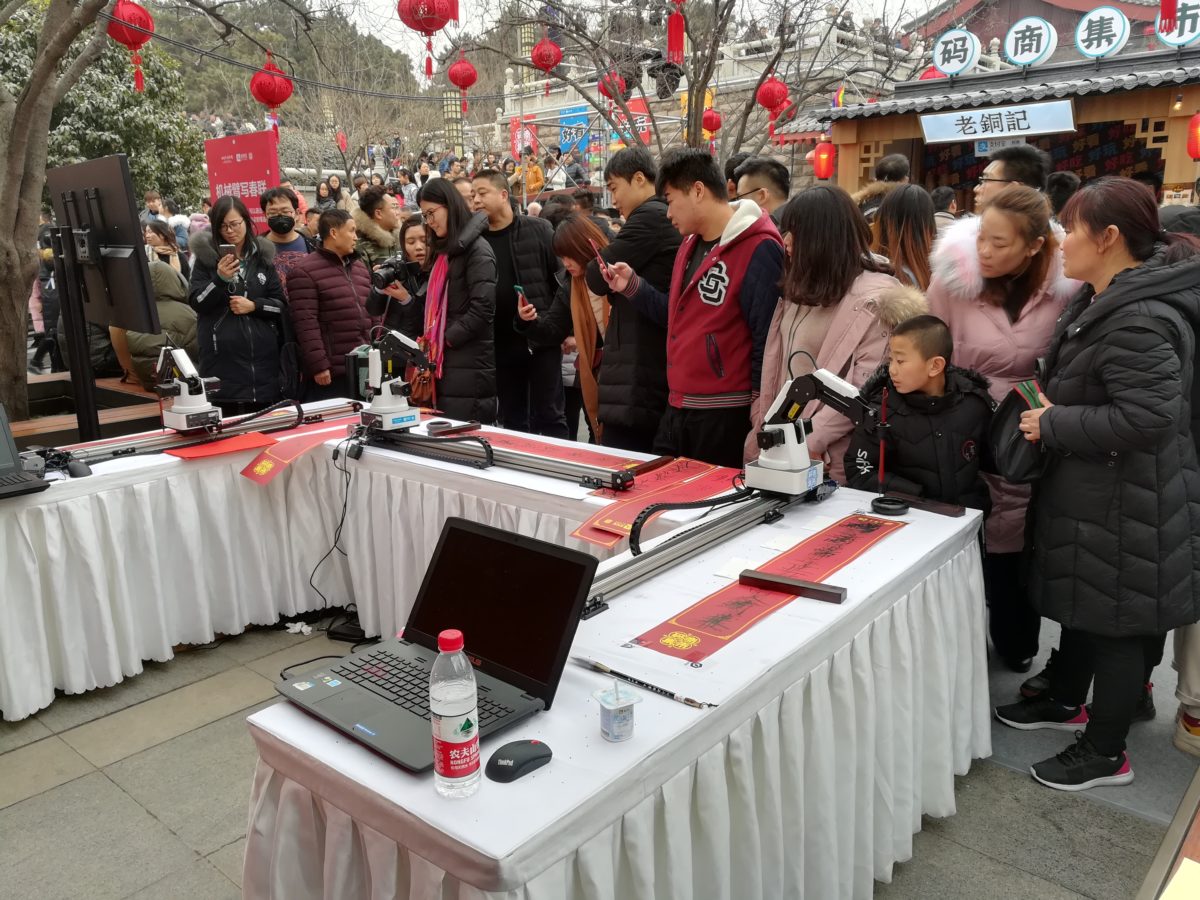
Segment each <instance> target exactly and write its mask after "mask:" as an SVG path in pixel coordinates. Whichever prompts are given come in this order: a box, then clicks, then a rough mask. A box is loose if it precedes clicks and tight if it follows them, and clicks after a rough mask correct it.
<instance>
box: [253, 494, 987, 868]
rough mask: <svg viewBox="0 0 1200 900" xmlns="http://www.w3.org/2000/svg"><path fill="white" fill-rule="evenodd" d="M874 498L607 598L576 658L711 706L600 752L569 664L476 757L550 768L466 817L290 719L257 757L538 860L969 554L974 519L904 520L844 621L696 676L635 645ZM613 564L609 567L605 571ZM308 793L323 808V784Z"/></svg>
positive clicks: (796, 631)
mask: <svg viewBox="0 0 1200 900" xmlns="http://www.w3.org/2000/svg"><path fill="white" fill-rule="evenodd" d="M871 496H872V495H870V494H866V493H862V492H859V491H852V490H848V489H843V490H841V491H839V492H838V493H837V494H836V495H834V497H832V498H830V499H829V500H827V501H825V502H824V503H821V504H818V505H811V506H809V505H803V506H799V507H794V508H792V509H791V510H790V511H789V512H788V513H787V514H786V515H785V517H784V518H783V519H782V520H780V521H777V522H775V523H772V524H770V525H758V526H756V527H754V528H753V529H751V530H749V531H747V532H744V533H742V534H740V535H736V536H734V537H731V538H729V539H728V540H726V541H724V542H722V543H721V544H719V545H717V546H715V547H711V548H709V549H708V550H706V551H704V552H702V553H700V554H699V555H697V556H695V557H693V558H691V559H689V560H687V561H685V562H683V563H680V564H679V565H677V566H675V567H674V568H670V569H667V570H665V571H664V572H662V573H660V574H659V575H657V576H655V577H653V578H651V579H649V580H647V581H645V582H643V583H642V584H641V585H638V586H635V587H634V588H631V589H630V590H628V591H627V592H625V593H623V594H621V595H619V596H617V597H615V598H614V599H613V601H612V603H611V607H610V609H609V610H608V611H606V612H604V613H602V614H601V615H599V616H597V617H595V618H593V619H590V620H588V621H585V622H582V623H581V624H580V626H579V631H578V634H577V635H576V639H575V643H574V645H573V647H572V654H575V655H581V656H586V657H589V658H592V659H595V660H599V661H601V662H603V663H606V664H608V665H609V666H611V667H612V668H613V669H616V670H618V671H621V672H623V673H625V674H628V675H631V676H633V677H636V678H639V679H641V680H643V681H646V682H648V683H651V684H655V685H658V686H661V687H665V688H669V689H671V690H673V691H675V692H677V693H680V694H683V695H685V696H689V697H692V698H695V699H697V700H701V701H706V702H709V703H716V704H720V705H719V706H718V707H717V708H710V709H703V710H702V709H695V708H693V707H690V706H686V705H684V704H682V703H679V702H676V701H674V700H671V699H668V698H665V697H661V696H658V695H655V694H653V693H650V692H647V691H639V693H640V694H641V696H642V698H643V700H642V702H641V703H640V704H638V705H637V707H636V725H635V732H634V736H633V739H632V740H629V741H627V742H624V743H609V742H607V741H605V740H604V739H603V738H602V737H601V736H600V729H599V707H598V705H597V704H596V702H595V701H594V700H593V699H592V697H591V695H592V692H593V691H595V690H597V689H600V688H603V687H606V686H610V685H611V683H612V682H611V679H609V678H607V677H606V676H604V675H602V674H600V673H598V672H596V671H593V670H590V669H584V668H582V667H580V666H578V665H575V664H573V663H568V664H567V667H566V669H565V671H564V673H563V678H562V681H561V684H560V686H559V689H558V694H557V697H556V699H555V702H554V706H553V708H552V709H551V710H549V711H548V712H543V713H540V714H538V715H536V716H534V717H532V718H531V719H527V720H525V721H524V722H521V723H519V724H517V725H516V726H514V727H512V728H510V729H508V730H506V731H504V732H502V733H501V734H499V735H493V736H491V737H490V738H488V739H487V740H485V741H484V742H483V746H482V748H481V755H482V757H483V758H484V759H485V760H486V758H487V757H488V756H490V755H491V753H492V752H493V751H494V750H495V749H496V748H497V747H499V746H501V745H502V744H504V743H507V742H509V741H513V740H519V739H526V738H532V739H537V740H540V741H543V742H545V743H547V744H549V745H550V747H551V749H552V750H553V751H554V758H553V760H552V761H551V763H550V764H549V765H547V766H545V767H544V768H542V769H539V770H536V771H534V772H533V773H531V774H530V775H528V776H526V777H524V778H522V779H519V780H518V781H515V782H512V783H510V784H498V783H493V782H491V781H488V780H486V779H484V781H483V784H482V786H481V788H480V790H479V792H478V793H477V794H476V795H475V796H473V797H471V798H470V799H469V800H466V801H463V802H453V803H452V802H448V801H445V800H443V799H442V798H440V797H439V796H438V795H437V794H436V792H435V791H434V789H433V777H432V774H429V773H426V774H424V775H413V774H411V773H408V772H405V771H404V770H402V769H400V768H398V767H396V766H394V765H392V764H391V763H390V762H388V761H387V760H385V759H384V758H382V757H380V756H378V755H376V754H374V753H373V752H371V751H369V750H367V749H366V748H365V747H363V746H361V745H360V744H358V743H357V742H355V741H354V740H352V739H351V738H348V737H346V736H344V735H342V734H341V733H339V732H337V731H335V730H334V729H332V728H329V727H328V726H326V725H324V724H323V723H321V722H319V721H318V720H316V719H314V718H312V717H310V716H308V715H306V714H305V713H303V712H301V711H300V710H299V709H298V708H296V707H293V706H292V705H291V704H288V703H280V704H277V705H275V706H272V707H270V708H268V709H265V710H262V711H260V712H258V713H255V714H254V715H252V716H251V717H250V718H249V723H250V725H251V730H252V732H253V733H254V735H255V738H256V740H258V741H259V742H260V745H261V744H262V743H263V742H268V743H274V744H275V745H276V746H281V747H283V746H286V747H289V748H291V749H292V750H293V751H299V754H300V758H301V759H302V760H304V761H305V762H304V763H303V765H304V766H309V764H310V763H311V764H312V765H311V768H310V771H309V772H307V773H303V772H287V773H285V774H287V775H288V777H295V778H297V779H298V780H300V781H302V782H305V781H310V782H311V781H316V782H320V779H321V777H322V776H321V774H320V771H321V770H322V769H325V770H332V771H333V772H335V773H337V774H338V776H340V777H344V778H346V779H349V780H350V781H352V782H355V783H357V784H358V785H361V786H363V787H365V788H368V789H369V790H370V791H372V792H374V796H375V797H377V799H378V802H379V803H380V804H381V805H383V806H384V807H386V808H387V809H388V810H390V811H391V812H392V813H394V814H395V815H397V816H399V817H400V818H401V819H403V820H404V821H405V827H417V828H422V827H424V828H429V829H434V830H436V831H438V832H441V833H442V834H443V835H445V836H449V837H450V838H451V839H452V840H455V841H459V842H461V843H462V844H464V845H466V846H468V847H471V848H473V849H474V850H476V851H477V852H478V853H480V854H482V855H483V856H485V857H489V858H492V859H495V860H501V859H504V858H505V857H507V856H509V855H511V854H513V853H514V852H516V851H518V850H520V851H521V852H522V853H525V852H535V851H536V847H537V844H538V842H539V840H545V839H547V838H548V837H549V836H551V835H552V834H553V832H555V831H556V830H558V829H559V828H562V827H566V825H568V824H573V826H575V827H577V826H578V825H579V823H580V821H581V820H582V821H584V822H586V821H587V820H588V819H589V818H590V819H592V820H594V822H595V825H596V827H597V828H599V827H601V826H602V825H603V824H606V823H608V822H611V821H612V820H613V819H614V818H616V817H617V816H619V815H621V814H622V812H623V811H624V810H625V809H628V808H630V807H631V806H632V805H633V804H634V803H636V802H637V801H638V800H639V799H640V798H641V797H642V796H645V794H646V793H647V792H649V791H653V790H656V789H657V787H658V786H659V785H661V784H662V783H663V782H664V781H665V780H666V778H668V777H670V776H671V775H673V774H675V773H676V772H678V771H679V770H680V769H681V768H683V766H685V765H687V764H688V763H689V762H690V761H692V760H694V759H695V758H696V757H697V756H698V755H699V754H700V753H701V752H703V751H704V750H705V749H707V748H708V747H710V746H712V745H713V744H714V743H716V742H717V741H719V740H720V739H721V738H722V736H723V735H726V734H728V733H729V732H730V731H731V730H732V729H733V728H734V727H736V725H737V724H739V723H740V722H742V721H744V720H745V718H746V717H747V716H749V715H753V713H754V712H755V711H756V710H758V709H760V708H762V706H764V705H765V704H766V703H768V702H769V701H770V700H771V699H772V697H774V696H777V695H778V694H779V693H781V692H782V691H783V690H784V689H785V688H786V687H788V686H789V685H791V684H793V683H795V682H796V681H798V680H799V679H800V678H802V677H803V676H804V675H805V674H806V673H807V672H809V671H811V670H812V669H813V668H815V667H816V666H817V665H819V664H820V663H821V662H822V661H824V660H825V659H827V658H828V657H829V656H830V655H831V654H832V653H833V652H834V651H835V650H836V649H837V648H838V647H839V646H841V645H843V644H844V643H846V642H847V641H848V640H849V638H850V637H852V636H853V635H854V634H856V633H857V632H858V631H859V630H861V629H862V628H864V627H867V626H868V625H869V624H870V622H871V621H872V620H874V619H875V618H877V617H878V616H879V615H880V614H882V613H883V612H884V611H886V610H887V609H889V608H890V607H891V605H892V604H893V603H894V602H895V601H896V599H897V598H898V597H900V596H902V595H903V594H904V593H906V592H908V591H909V590H911V589H912V588H913V587H915V586H916V585H917V584H919V583H920V582H921V581H923V580H924V579H925V578H926V577H928V576H929V575H930V573H931V572H933V571H934V570H936V569H937V568H938V567H940V566H942V565H944V564H945V563H946V562H948V561H949V560H950V559H952V558H953V557H954V556H955V555H957V554H958V553H959V552H961V551H962V550H963V549H965V548H968V547H970V546H971V545H972V543H973V542H974V541H975V540H976V534H977V532H978V528H979V525H980V522H981V516H980V514H979V513H978V512H975V511H972V510H969V511H968V512H967V515H966V516H964V517H961V518H949V517H945V516H940V515H935V514H932V513H926V512H922V511H920V510H913V511H911V512H910V513H908V514H907V515H905V516H903V517H900V518H901V520H902V521H904V522H906V523H907V527H905V528H901V529H899V530H898V531H896V532H894V533H892V534H890V535H888V536H887V537H885V538H883V539H882V540H881V541H880V542H879V543H878V544H876V545H875V546H873V547H871V548H870V549H869V550H868V551H867V552H866V553H864V554H863V555H862V556H861V557H859V558H858V559H856V560H854V561H853V562H851V563H850V564H849V565H847V566H846V567H845V568H844V569H842V570H840V571H839V572H837V573H836V574H835V575H834V576H833V577H832V578H831V579H830V581H831V582H833V583H836V584H839V585H843V586H845V587H846V588H847V589H848V595H847V599H846V601H845V602H844V603H843V604H841V605H835V604H830V603H823V602H820V601H815V600H806V599H797V600H794V601H792V602H791V603H790V604H788V605H787V606H784V607H782V608H781V609H779V610H777V611H776V612H775V613H774V614H773V615H772V616H771V617H770V619H769V621H767V622H759V623H758V624H757V625H755V626H754V627H752V628H750V629H749V630H748V631H746V632H745V633H744V634H743V635H742V636H741V637H740V638H739V639H738V640H737V641H736V643H734V644H731V645H730V646H727V647H725V648H723V649H721V650H720V651H718V652H717V653H715V654H714V655H713V656H711V657H709V658H708V659H707V660H706V661H705V662H704V663H703V664H702V665H701V666H699V667H696V666H694V665H693V664H690V663H687V662H684V661H682V660H677V659H673V658H671V657H668V656H664V655H661V654H659V653H657V652H655V651H653V650H649V649H646V648H642V647H636V646H631V645H629V640H630V639H631V638H633V637H634V636H636V635H638V634H640V633H642V632H643V631H645V630H647V629H648V628H651V627H653V626H655V625H656V624H658V623H660V622H662V621H664V620H665V619H667V618H669V617H670V616H672V615H674V614H675V613H678V612H680V611H682V610H683V609H685V608H687V607H688V606H690V605H691V604H692V603H694V602H696V601H697V600H699V599H701V598H702V597H704V596H706V595H708V594H710V593H712V592H714V591H716V590H719V589H720V588H721V587H724V586H725V585H728V584H730V583H732V580H733V579H735V578H736V571H740V569H742V568H748V567H753V566H756V565H760V564H762V563H764V562H766V561H767V560H769V559H771V558H773V557H774V556H776V555H778V554H779V553H780V552H781V550H782V549H785V548H786V547H789V546H791V545H794V544H795V543H798V542H799V541H801V540H803V539H805V538H806V537H808V536H810V535H812V534H814V533H816V532H817V531H818V530H820V529H821V528H824V527H826V526H828V525H830V524H832V523H833V522H834V521H836V520H837V519H840V518H842V517H843V516H846V515H850V514H854V513H862V512H868V511H869V500H870V497H871ZM619 559H620V557H618V558H616V559H614V560H613V561H610V562H608V563H604V564H602V571H603V567H604V566H606V565H612V564H614V563H616V562H617V561H618V560H619ZM730 572H733V573H734V574H733V575H732V577H728V576H729V573H730ZM964 602H966V601H964ZM634 690H637V689H634ZM310 787H312V784H311V783H310ZM313 789H314V790H316V791H317V793H322V791H321V790H320V786H319V784H318V785H317V786H316V787H313Z"/></svg>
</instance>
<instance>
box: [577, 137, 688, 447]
mask: <svg viewBox="0 0 1200 900" xmlns="http://www.w3.org/2000/svg"><path fill="white" fill-rule="evenodd" d="M657 177H658V168H657V167H656V166H655V165H654V159H653V157H651V156H650V153H649V152H648V151H647V150H646V148H645V147H627V148H625V149H624V150H619V151H618V152H617V153H615V154H613V157H612V159H610V160H609V161H608V165H607V166H605V167H604V180H605V182H606V184H607V186H608V190H609V193H611V194H612V198H613V205H614V206H615V207H616V208H617V210H618V211H619V212H620V213H621V215H622V216H624V217H625V224H624V226H623V227H622V228H621V230H620V231H619V232H618V233H617V236H616V237H615V238H614V239H613V240H612V242H611V243H610V244H609V245H608V246H607V247H605V248H604V249H603V250H601V251H600V255H601V256H602V257H603V258H604V260H605V262H606V263H609V264H611V263H618V262H623V263H628V264H629V266H630V267H631V268H632V269H633V270H634V271H635V272H637V273H638V275H639V276H640V277H641V279H642V280H643V281H645V282H647V283H649V284H650V285H652V286H653V287H654V288H655V289H656V290H659V291H661V292H664V293H665V292H666V291H667V290H668V289H669V288H670V286H671V269H672V268H673V267H674V265H675V253H676V251H677V250H678V249H679V242H680V240H681V238H680V235H679V232H678V231H676V230H675V228H674V227H673V226H672V225H671V221H670V219H668V218H667V204H666V202H665V201H664V200H663V199H662V197H660V196H659V195H658V193H657V190H656V188H655V179H656V178H657ZM586 277H587V286H588V290H589V291H591V292H592V293H593V294H598V295H601V296H603V295H605V294H607V295H608V301H609V317H608V328H607V329H606V330H605V332H604V359H603V361H602V362H601V364H600V375H599V378H598V379H597V381H598V383H599V406H598V411H597V418H599V420H600V421H601V422H603V423H604V433H603V436H602V438H601V443H603V444H604V445H605V446H608V447H616V448H618V449H621V450H637V451H641V452H643V453H649V452H650V450H651V448H652V447H653V446H654V436H655V435H656V434H657V433H658V426H659V423H660V422H661V420H662V416H663V411H664V410H665V409H666V406H667V332H666V329H664V328H663V326H662V325H661V324H659V322H658V321H656V320H655V319H651V318H649V317H647V316H645V315H643V314H642V313H641V312H639V311H638V310H637V309H636V308H635V307H634V306H633V304H632V303H631V302H630V301H629V299H628V298H626V297H625V296H623V295H622V294H618V293H615V292H610V291H609V288H608V284H607V283H605V280H604V276H603V275H601V274H600V266H599V264H598V263H596V262H595V261H593V262H591V263H589V264H588V267H587V276H586Z"/></svg>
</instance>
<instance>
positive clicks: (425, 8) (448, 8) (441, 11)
mask: <svg viewBox="0 0 1200 900" xmlns="http://www.w3.org/2000/svg"><path fill="white" fill-rule="evenodd" d="M455 12H456V6H455V5H454V4H452V3H451V0H400V2H399V3H398V4H397V5H396V13H397V14H398V15H399V16H400V21H401V22H403V23H404V24H405V25H407V26H408V27H409V28H411V29H412V30H413V31H415V32H417V33H418V34H423V35H425V77H426V78H432V77H433V36H434V34H435V33H437V32H439V31H441V30H442V29H443V28H445V27H446V24H447V23H448V22H449V21H450V19H451V18H452V17H453V15H454V14H455Z"/></svg>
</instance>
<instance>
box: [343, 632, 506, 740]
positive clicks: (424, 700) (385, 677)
mask: <svg viewBox="0 0 1200 900" xmlns="http://www.w3.org/2000/svg"><path fill="white" fill-rule="evenodd" d="M330 671H332V672H333V673H334V674H335V675H341V676H342V677H343V678H345V679H346V680H347V681H349V682H351V683H353V684H357V685H360V686H362V687H364V688H366V689H367V690H368V691H370V692H371V693H373V694H378V695H379V696H380V697H383V698H384V699H385V700H389V701H391V702H392V703H395V704H396V705H397V706H401V707H403V708H404V709H406V710H408V711H409V712H411V713H415V714H416V715H418V716H420V717H421V718H422V719H428V718H429V670H428V669H426V668H425V667H424V666H422V665H421V664H420V663H417V662H414V661H413V660H411V659H406V658H404V657H403V656H397V655H396V654H394V653H391V652H389V651H387V650H376V651H375V652H374V653H369V654H367V655H366V656H362V657H359V658H357V659H355V660H353V661H350V662H346V663H343V664H341V665H337V666H333V667H332V668H331V670H330ZM513 711H514V710H513V708H512V707H511V706H505V705H504V704H503V703H496V702H495V701H493V700H489V699H488V698H486V697H482V696H481V697H480V698H479V727H480V728H485V727H486V726H488V725H490V724H491V723H492V722H494V721H497V720H499V719H503V718H504V717H505V716H508V715H511V714H512V713H513Z"/></svg>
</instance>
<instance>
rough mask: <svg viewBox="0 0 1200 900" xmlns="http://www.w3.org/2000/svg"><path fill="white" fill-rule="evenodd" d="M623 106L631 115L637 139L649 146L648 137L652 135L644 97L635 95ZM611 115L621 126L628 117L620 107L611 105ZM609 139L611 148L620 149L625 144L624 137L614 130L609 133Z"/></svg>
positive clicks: (623, 126) (648, 112)
mask: <svg viewBox="0 0 1200 900" xmlns="http://www.w3.org/2000/svg"><path fill="white" fill-rule="evenodd" d="M625 106H627V107H628V108H629V114H630V115H631V116H633V127H634V129H635V130H636V131H637V136H638V140H640V141H641V142H642V143H643V144H644V145H646V146H647V147H648V146H650V139H651V137H652V136H653V135H652V134H651V129H650V110H649V108H648V107H647V106H646V101H645V99H643V98H642V97H635V98H634V99H632V100H629V101H626V103H625ZM612 117H613V121H614V122H616V123H617V125H619V126H621V127H622V128H625V127H626V123H627V121H628V119H627V117H626V115H625V113H624V111H623V110H622V109H621V107H619V106H614V107H613V111H612ZM609 140H610V141H611V143H610V149H611V150H620V149H621V148H622V147H624V146H625V139H624V138H623V137H622V136H621V135H620V134H618V133H617V132H615V131H614V132H612V133H611V134H610V135H609Z"/></svg>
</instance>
